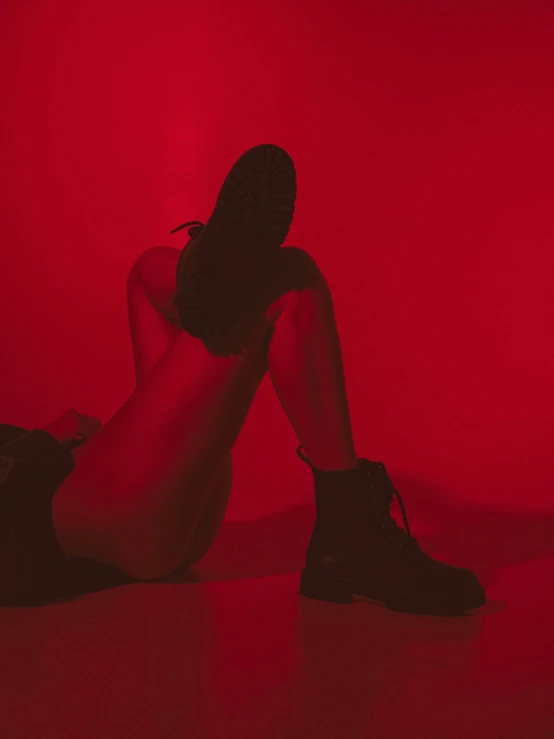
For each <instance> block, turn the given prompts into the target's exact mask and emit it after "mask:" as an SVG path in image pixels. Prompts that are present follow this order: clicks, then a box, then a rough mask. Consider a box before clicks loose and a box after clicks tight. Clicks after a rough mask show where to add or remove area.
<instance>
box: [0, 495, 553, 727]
mask: <svg viewBox="0 0 554 739" xmlns="http://www.w3.org/2000/svg"><path fill="white" fill-rule="evenodd" d="M453 515H455V519H453V518H452V516H453ZM413 519H414V516H413V515H412V516H411V517H410V522H412V520H413ZM453 520H454V521H455V525H453ZM312 522H313V511H312V509H311V508H309V507H299V508H295V509H291V510H289V511H285V512H283V513H281V514H278V515H276V516H273V517H271V518H268V519H264V520H260V521H255V522H252V523H245V524H233V523H226V524H224V526H223V527H222V529H221V531H220V534H219V536H218V538H217V540H216V543H215V545H214V547H213V548H212V550H211V551H210V552H209V554H208V555H207V556H206V558H205V559H204V560H203V561H202V562H201V563H199V565H198V566H197V567H196V568H195V570H194V571H193V572H189V573H186V572H185V573H182V574H181V575H177V576H175V577H174V578H172V581H171V582H167V583H148V584H136V585H131V586H126V587H121V588H116V589H113V590H110V591H104V592H101V593H95V594H91V595H87V596H85V597H83V598H81V599H79V600H75V601H72V602H67V603H60V604H56V605H51V606H48V607H43V608H34V609H19V608H18V609H2V610H0V658H1V664H2V675H3V681H2V682H3V686H2V687H3V689H2V692H1V693H0V709H1V715H2V735H3V736H4V737H6V738H7V739H32V738H34V737H40V738H41V739H49V738H50V737H56V739H64V738H65V737H67V738H68V739H70V738H71V739H75V738H76V737H79V738H85V739H86V738H88V737H94V738H95V739H100V737H102V739H112V738H113V739H126V738H127V737H132V738H133V739H142V738H143V737H144V738H145V739H146V738H148V739H172V738H173V737H176V738H177V737H186V739H212V737H217V738H218V739H234V737H241V739H250V737H256V738H257V739H262V738H268V739H269V738H271V739H273V738H274V737H275V738H278V739H295V738H296V737H299V738H300V737H301V738H302V739H306V738H307V737H314V739H330V738H331V737H333V738H334V737H337V739H338V738H341V739H342V738H344V739H346V738H347V737H348V738H349V739H350V738H354V739H357V738H358V737H359V738H360V739H362V738H363V739H366V738H375V739H381V738H388V737H393V738H394V737H411V738H412V739H416V738H417V739H419V738H421V739H435V738H436V739H439V737H440V739H462V737H463V738H464V739H466V738H467V737H472V739H478V738H479V737H494V738H495V739H510V738H511V737H517V739H553V738H554V701H553V696H554V639H553V638H552V614H553V611H554V588H553V586H552V583H553V582H554V521H553V520H552V518H551V516H549V515H542V516H539V515H534V516H532V517H527V518H525V517H523V516H516V515H515V514H513V513H508V512H506V511H497V510H483V509H479V510H467V509H463V510H457V511H456V512H455V514H453V512H452V510H450V511H449V513H448V520H446V518H445V521H443V522H442V524H440V525H438V524H437V525H435V524H433V526H432V527H431V528H430V527H429V526H428V525H422V523H421V521H420V522H419V524H418V522H417V521H415V520H414V526H413V528H414V534H415V535H416V537H417V538H418V540H419V541H420V543H421V545H422V547H423V548H425V549H426V550H427V551H429V553H430V554H432V555H433V556H436V557H438V558H441V559H443V560H444V561H449V562H451V563H452V564H458V565H461V566H466V567H469V568H471V569H473V570H474V571H475V572H476V573H477V574H478V576H479V578H480V580H481V581H482V582H483V584H484V585H485V588H486V589H487V596H488V603H487V605H485V606H483V607H482V608H481V609H479V610H478V611H475V612H473V613H472V614H471V615H467V616H462V617H457V618H453V617H450V618H438V617H429V616H414V615H408V614H401V613H395V612H393V611H389V610H387V609H386V608H384V607H382V606H379V605H376V604H371V603H369V602H364V601H361V602H357V603H354V604H353V605H347V606H343V605H335V604H328V603H323V602H319V601H313V600H308V599H305V598H302V597H300V596H299V595H298V585H299V576H300V570H301V567H302V558H303V555H304V551H305V546H306V542H307V538H308V537H309V533H310V531H311V525H312ZM454 528H455V530H456V531H455V532H453V529H454ZM454 533H457V534H458V535H459V540H456V536H455V535H454Z"/></svg>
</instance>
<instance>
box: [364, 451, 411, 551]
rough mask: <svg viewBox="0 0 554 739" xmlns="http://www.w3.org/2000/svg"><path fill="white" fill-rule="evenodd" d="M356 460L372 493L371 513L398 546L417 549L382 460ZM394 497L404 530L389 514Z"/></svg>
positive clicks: (395, 490) (402, 505)
mask: <svg viewBox="0 0 554 739" xmlns="http://www.w3.org/2000/svg"><path fill="white" fill-rule="evenodd" d="M358 462H359V463H360V469H361V470H362V472H363V473H364V474H365V475H366V476H367V480H368V483H369V489H370V491H371V493H372V497H371V503H372V513H373V514H375V513H376V514H377V517H378V519H379V522H380V526H381V528H382V529H383V531H385V532H386V533H387V534H388V536H389V538H390V539H394V540H395V541H397V542H398V544H400V546H402V547H404V546H405V547H406V548H407V549H413V550H418V549H419V544H418V543H417V542H416V540H415V539H414V537H413V536H412V534H411V531H410V526H409V524H408V517H407V515H406V510H405V508H404V503H403V501H402V497H401V495H400V493H399V492H398V490H397V489H396V488H395V487H394V485H393V484H392V482H391V479H390V477H389V476H388V474H387V470H386V467H385V465H384V464H383V463H382V462H371V461H370V460H368V459H364V458H363V457H361V458H358ZM395 497H396V498H397V500H398V502H399V504H400V510H401V511H402V518H403V520H404V525H405V527H406V530H404V529H403V528H401V527H400V526H399V525H398V524H397V523H396V521H395V520H394V518H393V517H392V516H391V513H390V507H391V505H392V502H393V500H394V498H395Z"/></svg>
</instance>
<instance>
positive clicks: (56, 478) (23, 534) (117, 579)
mask: <svg viewBox="0 0 554 739" xmlns="http://www.w3.org/2000/svg"><path fill="white" fill-rule="evenodd" d="M74 467H75V462H74V461H73V456H72V454H71V452H70V451H69V450H68V449H67V448H66V447H64V446H62V444H60V443H59V442H58V441H57V440H56V439H55V438H54V437H53V436H50V434H48V433H47V432H46V431H42V430H40V429H35V430H33V431H28V430H27V429H24V428H20V427H18V426H8V425H5V424H0V606H31V605H40V604H43V603H45V602H48V601H50V600H53V599H60V598H61V599H64V598H70V597H73V596H76V595H79V594H82V593H87V592H91V591H95V590H103V589H105V588H110V587H114V586H116V585H122V584H125V583H130V582H133V579H132V578H130V577H128V576H127V575H124V574H123V573H121V572H119V570H116V569H115V568H114V567H111V566H109V565H105V564H103V563H100V562H96V561H93V560H89V559H84V558H77V557H67V556H66V555H65V554H64V552H63V551H62V549H61V547H60V545H59V543H58V540H57V538H56V535H55V533H54V527H53V524H52V499H53V497H54V494H55V492H56V490H57V489H58V487H59V486H60V485H61V484H62V482H63V481H64V480H65V478H66V477H67V476H68V475H69V473H70V472H71V470H72V469H73V468H74Z"/></svg>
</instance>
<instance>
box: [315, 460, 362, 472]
mask: <svg viewBox="0 0 554 739" xmlns="http://www.w3.org/2000/svg"><path fill="white" fill-rule="evenodd" d="M309 459H310V462H311V463H312V465H313V466H314V467H315V469H316V470H317V471H318V472H349V471H353V470H359V469H360V463H359V462H358V460H357V458H356V457H354V458H352V457H343V458H337V459H331V458H329V457H324V458H321V459H319V458H317V457H316V458H315V459H314V458H313V457H309Z"/></svg>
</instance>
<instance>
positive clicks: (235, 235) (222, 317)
mask: <svg viewBox="0 0 554 739" xmlns="http://www.w3.org/2000/svg"><path fill="white" fill-rule="evenodd" d="M295 199H296V172H295V169H294V164H293V162H292V159H291V158H290V156H289V155H288V154H287V152H286V151H284V150H283V149H281V148H280V147H278V146H275V145H274V144H262V145H260V146H255V147H254V148H252V149H249V150H248V151H247V152H245V153H244V154H243V155H242V156H241V157H240V158H239V159H238V161H237V162H235V164H234V165H233V167H232V168H231V171H230V172H229V174H228V175H227V177H226V179H225V182H224V183H223V185H222V187H221V191H220V193H219V196H218V199H217V202H216V205H215V209H214V211H213V213H212V215H211V216H210V219H209V220H208V222H207V224H206V225H205V226H204V224H202V223H201V222H200V221H190V222H189V223H185V224H183V225H182V226H178V227H177V228H176V229H173V231H172V232H171V233H175V231H178V230H180V229H181V228H186V227H187V226H190V227H191V228H190V230H189V235H190V236H191V241H190V242H189V244H188V245H187V246H186V247H185V248H184V249H183V252H182V254H181V257H180V259H179V263H178V266H177V276H176V282H177V297H176V299H175V303H174V304H175V306H176V307H177V309H178V312H179V319H180V321H181V325H182V327H183V328H184V330H185V331H187V332H188V333H190V334H191V335H192V336H195V337H197V338H200V339H217V338H220V337H221V336H223V335H224V334H225V333H226V332H227V330H228V329H229V327H230V326H231V324H232V323H233V322H234V321H235V320H236V318H237V316H238V315H239V314H240V311H241V309H242V308H243V306H244V304H245V301H246V300H247V298H248V296H249V294H250V293H251V292H252V290H253V288H254V287H255V286H256V283H257V280H258V279H259V277H260V275H261V273H262V272H263V271H264V270H265V269H266V268H268V265H269V264H270V263H271V260H272V258H273V257H274V256H275V254H276V252H277V251H278V250H279V248H280V247H281V245H282V244H283V242H284V240H285V238H286V236H287V234H288V231H289V229H290V225H291V223H292V218H293V214H294V204H295Z"/></svg>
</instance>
